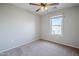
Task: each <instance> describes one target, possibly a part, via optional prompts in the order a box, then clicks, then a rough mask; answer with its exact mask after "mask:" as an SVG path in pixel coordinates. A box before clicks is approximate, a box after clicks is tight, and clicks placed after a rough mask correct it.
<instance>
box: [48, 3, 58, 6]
mask: <svg viewBox="0 0 79 59" xmlns="http://www.w3.org/2000/svg"><path fill="white" fill-rule="evenodd" d="M53 5H59V3H51V4H48V6H53Z"/></svg>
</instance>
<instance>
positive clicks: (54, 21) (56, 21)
mask: <svg viewBox="0 0 79 59" xmlns="http://www.w3.org/2000/svg"><path fill="white" fill-rule="evenodd" d="M52 25H62V17H56V18H53V19H52Z"/></svg>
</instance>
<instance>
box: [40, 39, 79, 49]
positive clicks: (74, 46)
mask: <svg viewBox="0 0 79 59" xmlns="http://www.w3.org/2000/svg"><path fill="white" fill-rule="evenodd" d="M41 39H42V38H41ZM42 40H46V41H49V42H54V43H58V44H61V45H65V46H69V47H72V48H75V49H78V50H79V47H75V46H73V45H69V44H64V43H59V42H56V41H52V40H48V39H44V38H43V39H42Z"/></svg>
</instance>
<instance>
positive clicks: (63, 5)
mask: <svg viewBox="0 0 79 59" xmlns="http://www.w3.org/2000/svg"><path fill="white" fill-rule="evenodd" d="M12 5H15V6H18V7H20V8H23V9H25V10H28V11H30V12H32V13H37V14H39V15H44V14H47V13H50V12H53V11H56V10H58V9H63V8H68V7H72V6H78V5H79V4H78V3H59V5H57V6H56V7H57V8H53V7H52V6H51V7H49V8H48V10H46V11H44V12H42V11H39V12H35V10H37V9H38V8H39V7H38V6H34V5H29V3H12Z"/></svg>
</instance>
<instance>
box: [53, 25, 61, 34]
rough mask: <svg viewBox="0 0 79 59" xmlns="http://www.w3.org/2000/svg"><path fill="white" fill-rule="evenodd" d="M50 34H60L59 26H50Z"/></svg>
mask: <svg viewBox="0 0 79 59" xmlns="http://www.w3.org/2000/svg"><path fill="white" fill-rule="evenodd" d="M52 34H62V32H61V26H52Z"/></svg>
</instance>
